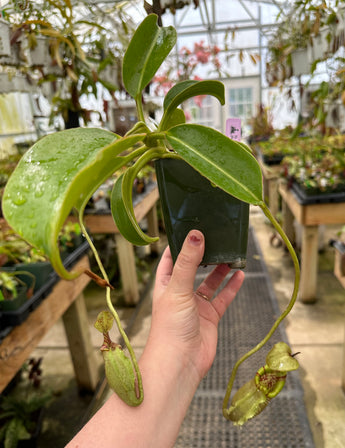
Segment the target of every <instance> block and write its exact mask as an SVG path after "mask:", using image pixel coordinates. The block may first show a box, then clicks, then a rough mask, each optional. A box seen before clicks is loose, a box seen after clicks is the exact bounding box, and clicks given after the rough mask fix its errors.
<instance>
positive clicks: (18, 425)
mask: <svg viewBox="0 0 345 448" xmlns="http://www.w3.org/2000/svg"><path fill="white" fill-rule="evenodd" d="M41 361H42V358H38V359H35V358H31V359H30V360H29V361H28V362H27V363H26V364H24V365H23V367H22V368H21V370H20V378H19V379H18V384H17V385H16V389H15V390H14V391H9V392H8V393H7V391H5V393H3V394H2V396H1V398H0V442H2V446H4V447H6V448H16V447H26V448H35V447H36V446H37V438H38V436H39V434H40V432H41V427H42V422H43V416H44V409H45V406H46V405H47V404H48V402H49V401H50V400H51V399H52V394H51V392H50V391H47V390H42V387H41V376H42V369H41V367H40V366H41ZM24 376H25V378H23V377H24ZM23 379H24V380H25V385H24V384H20V383H21V382H22V380H23Z"/></svg>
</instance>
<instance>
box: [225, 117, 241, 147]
mask: <svg viewBox="0 0 345 448" xmlns="http://www.w3.org/2000/svg"><path fill="white" fill-rule="evenodd" d="M225 135H226V136H227V137H229V138H231V139H232V140H236V141H238V142H240V141H241V119H240V118H228V119H227V120H226V130H225Z"/></svg>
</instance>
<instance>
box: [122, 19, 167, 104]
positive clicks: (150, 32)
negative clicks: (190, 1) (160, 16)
mask: <svg viewBox="0 0 345 448" xmlns="http://www.w3.org/2000/svg"><path fill="white" fill-rule="evenodd" d="M175 43H176V30H175V28H173V27H172V26H169V27H162V28H161V27H159V26H158V25H157V16H156V15H155V14H150V15H149V16H147V17H146V18H145V19H144V20H143V22H142V23H141V24H140V25H139V27H138V29H137V30H136V32H135V33H134V35H133V37H132V40H131V42H130V44H129V46H128V48H127V51H126V53H125V55H124V58H123V68H122V73H123V82H124V85H125V87H126V89H127V92H128V93H129V94H130V95H131V96H132V97H133V98H137V97H138V96H139V95H140V94H141V92H142V91H143V89H144V88H145V87H146V86H147V84H148V83H149V82H150V81H151V79H152V78H153V76H154V74H155V73H156V71H157V70H158V68H159V67H160V66H161V64H162V62H163V61H164V59H165V58H166V57H167V56H168V54H169V53H170V51H171V50H172V49H173V47H174V45H175Z"/></svg>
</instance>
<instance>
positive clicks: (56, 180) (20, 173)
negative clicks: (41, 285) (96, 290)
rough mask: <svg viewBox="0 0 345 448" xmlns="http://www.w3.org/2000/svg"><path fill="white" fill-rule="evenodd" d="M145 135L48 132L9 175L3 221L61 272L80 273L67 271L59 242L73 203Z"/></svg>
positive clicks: (84, 197) (79, 205)
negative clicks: (36, 248)
mask: <svg viewBox="0 0 345 448" xmlns="http://www.w3.org/2000/svg"><path fill="white" fill-rule="evenodd" d="M143 137H144V135H141V134H140V135H135V136H130V137H126V138H120V137H119V136H117V135H116V134H113V133H111V132H109V131H106V130H102V129H92V128H76V129H69V130H66V131H61V132H58V133H55V134H50V135H48V136H46V137H44V138H42V139H41V140H39V141H38V142H37V143H35V145H34V146H33V147H32V148H31V149H30V150H29V151H27V152H26V153H25V155H24V156H23V157H22V159H21V160H20V162H19V164H18V166H17V168H16V169H15V171H14V172H13V174H12V176H11V177H10V179H9V181H8V183H7V186H6V189H5V192H4V198H3V212H4V216H5V218H6V220H7V221H8V223H9V224H10V226H11V227H13V229H14V230H15V231H16V232H17V233H19V234H20V235H21V236H22V237H23V238H25V239H26V240H27V241H28V242H30V243H31V244H33V245H34V246H36V247H38V248H39V249H41V250H43V251H44V252H45V254H46V255H47V256H48V257H49V258H50V261H51V263H52V265H53V267H54V269H55V270H56V271H57V272H58V274H59V275H60V276H61V277H64V278H68V279H71V278H75V277H76V276H77V275H78V274H79V273H77V272H71V273H69V272H67V271H66V270H65V268H64V266H63V264H62V262H61V258H60V254H59V250H58V246H57V238H58V234H59V231H60V229H61V228H62V226H63V224H64V222H65V220H66V218H67V216H68V214H69V213H70V211H71V209H72V207H76V208H78V209H81V208H82V207H83V206H84V204H85V203H86V202H87V200H88V199H89V198H90V196H91V195H92V193H93V192H94V191H95V190H96V189H97V188H98V187H99V186H100V185H101V184H102V182H104V181H105V180H106V179H107V178H108V177H109V176H110V175H111V174H112V173H113V172H114V171H116V170H117V169H118V168H120V167H121V166H123V165H124V164H126V163H127V162H128V161H129V160H130V159H131V157H132V155H131V154H129V155H127V156H121V153H123V152H124V151H125V150H127V149H129V148H131V147H132V146H133V145H134V144H136V143H138V142H139V141H140V140H142V138H143Z"/></svg>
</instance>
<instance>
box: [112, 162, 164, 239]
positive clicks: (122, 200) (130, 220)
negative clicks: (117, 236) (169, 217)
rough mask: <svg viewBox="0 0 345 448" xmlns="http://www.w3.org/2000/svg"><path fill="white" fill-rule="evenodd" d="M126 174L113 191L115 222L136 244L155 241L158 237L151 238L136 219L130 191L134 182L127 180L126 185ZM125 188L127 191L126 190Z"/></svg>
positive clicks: (125, 235) (123, 234) (126, 236)
mask: <svg viewBox="0 0 345 448" xmlns="http://www.w3.org/2000/svg"><path fill="white" fill-rule="evenodd" d="M127 173H128V170H127V171H126V173H125V174H126V175H127ZM125 174H122V175H121V176H120V177H119V178H118V179H117V180H116V182H115V185H114V187H113V190H112V192H111V199H110V203H111V213H112V215H113V218H114V221H115V224H116V226H117V228H118V229H119V231H120V233H121V234H122V236H124V237H125V238H126V240H128V241H129V242H130V243H132V244H134V245H136V246H144V245H146V244H150V243H154V242H155V241H157V240H158V238H151V237H149V236H148V235H146V234H145V233H144V232H143V231H142V230H141V228H140V226H139V224H138V222H137V220H136V219H135V216H134V210H133V205H132V193H131V192H129V191H128V189H129V188H130V190H132V187H133V184H132V182H130V183H128V182H127V185H126V182H125V181H124V176H125ZM124 189H126V190H127V191H126V192H124Z"/></svg>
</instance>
